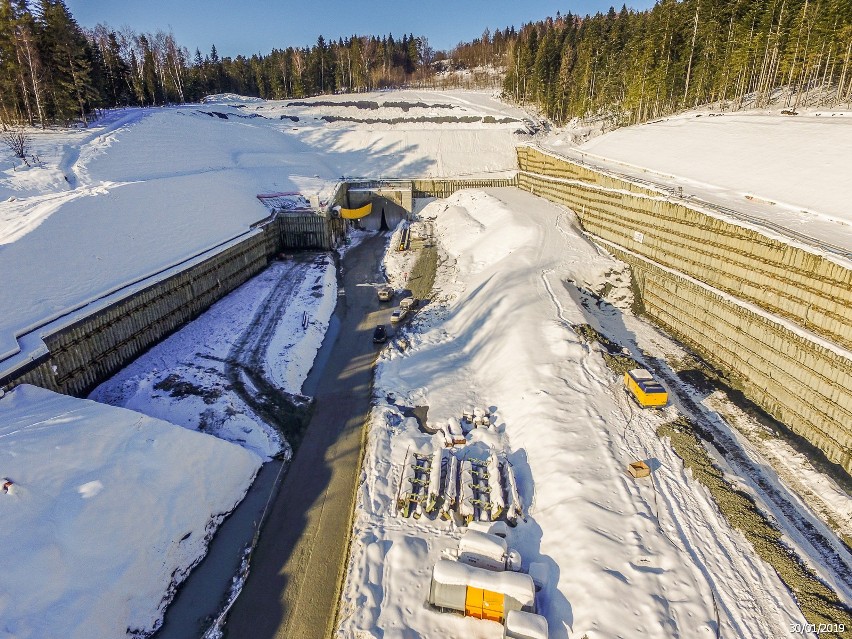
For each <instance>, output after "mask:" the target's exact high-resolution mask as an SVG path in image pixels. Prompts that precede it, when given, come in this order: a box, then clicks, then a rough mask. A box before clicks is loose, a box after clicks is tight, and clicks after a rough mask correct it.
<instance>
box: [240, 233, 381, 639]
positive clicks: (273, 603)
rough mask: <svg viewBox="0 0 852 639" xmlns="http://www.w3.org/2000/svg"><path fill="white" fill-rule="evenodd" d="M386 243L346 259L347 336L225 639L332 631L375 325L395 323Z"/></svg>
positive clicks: (369, 242)
mask: <svg viewBox="0 0 852 639" xmlns="http://www.w3.org/2000/svg"><path fill="white" fill-rule="evenodd" d="M386 240H387V236H386V235H383V234H380V235H377V236H373V237H370V238H368V239H366V240H364V241H363V242H362V243H361V244H360V245H358V246H356V247H354V248H352V249H351V250H350V251H349V253H348V254H347V255H346V256H345V258H344V268H343V271H344V272H343V285H342V287H341V289H340V291H339V293H338V304H337V310H336V311H335V314H336V316H337V318H338V319H339V321H340V330H339V332H338V334H337V339H336V342H335V343H334V345H333V347H332V350H331V355H330V356H329V359H328V361H327V363H326V364H325V367H324V370H323V371H322V372H321V376H320V380H319V384H318V385H317V388H318V390H317V392H316V408H315V412H314V415H313V417H312V419H311V422H310V425H309V426H308V429H307V431H306V432H305V436H304V440H303V441H302V443H301V445H300V447H299V449H298V451H297V453H296V455H295V457H294V458H293V461H292V464H291V466H290V469H289V470H288V472H287V476H286V477H285V479H284V481H283V483H282V485H281V488H280V489H279V491H278V494H277V495H276V496H275V499H274V501H273V504H272V506H271V509H270V511H269V514H268V517H267V520H266V522H265V524H264V525H263V529H262V532H261V536H260V540H259V542H258V545H257V548H256V550H255V553H254V556H253V558H252V562H251V572H250V574H249V578H248V581H247V582H246V584H245V587H244V589H243V591H242V594H241V595H240V596H239V598H238V599H237V601H236V602H235V604H234V606H233V608H232V609H231V612H230V615H229V618H228V622H227V625H226V626H225V636H226V637H227V639H273V638H274V639H284V638H292V639H326V638H327V637H329V636H331V634H332V632H333V627H332V626H333V624H334V617H335V611H336V609H337V603H338V598H339V595H338V592H339V588H340V585H341V580H342V577H343V571H344V568H345V562H346V554H347V548H348V543H349V533H350V528H351V522H350V518H351V516H352V512H353V507H354V500H355V490H356V487H357V484H358V475H359V472H360V460H361V455H362V440H363V434H364V428H365V426H366V421H367V418H368V414H369V410H370V400H371V391H372V375H373V363H374V362H375V358H376V355H377V353H378V350H379V348H378V347H377V346H376V345H374V344H373V342H372V334H373V328H374V327H375V325H376V324H386V325H389V324H390V322H389V317H390V312H391V308H392V307H393V303H391V304H390V305H389V304H382V305H380V304H379V302H378V300H377V298H376V288H375V286H374V285H375V284H377V283H379V282H383V281H384V280H383V278H382V277H381V276H380V274H379V270H378V265H379V264H380V263H381V261H382V257H383V255H384V248H385V242H386ZM324 348H325V345H324Z"/></svg>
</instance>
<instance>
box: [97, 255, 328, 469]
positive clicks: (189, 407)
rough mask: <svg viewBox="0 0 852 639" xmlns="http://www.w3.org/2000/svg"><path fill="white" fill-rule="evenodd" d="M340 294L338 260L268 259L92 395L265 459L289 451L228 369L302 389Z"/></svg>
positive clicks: (285, 388) (296, 390)
mask: <svg viewBox="0 0 852 639" xmlns="http://www.w3.org/2000/svg"><path fill="white" fill-rule="evenodd" d="M336 292H337V281H336V271H335V268H334V264H333V263H332V262H331V260H330V259H329V258H327V257H325V256H320V257H308V258H306V259H303V260H287V261H284V262H279V261H276V262H273V263H272V264H270V266H269V267H268V268H267V269H266V270H265V271H263V272H262V273H261V274H259V275H258V276H256V277H254V278H252V279H251V280H249V281H248V282H246V283H245V284H243V285H242V286H240V287H239V288H237V289H236V290H234V291H232V292H231V293H229V294H228V295H227V296H225V297H224V298H222V299H221V300H219V301H218V302H216V304H214V305H213V306H211V307H210V308H209V309H208V310H207V311H206V312H204V313H203V314H202V315H201V316H200V317H198V318H197V319H195V320H193V321H192V322H190V323H188V324H187V325H186V326H184V327H182V328H181V329H180V330H179V331H177V332H176V333H174V334H173V335H171V336H169V337H168V338H166V339H165V340H163V341H162V342H160V343H159V344H157V345H156V346H154V347H153V348H152V349H151V350H149V351H147V352H146V353H144V354H143V355H141V356H140V357H139V358H137V359H136V360H134V361H133V362H131V363H130V364H129V365H127V366H126V367H125V368H124V369H122V370H121V371H119V372H118V373H117V374H115V375H114V376H113V377H111V378H110V379H108V380H107V381H105V382H104V383H102V384H101V385H100V386H98V387H97V388H96V389H95V390H94V391H93V392H92V394H91V395H90V397H91V399H95V400H97V401H101V402H104V403H107V404H111V405H113V406H122V407H124V408H130V409H133V410H137V411H139V412H140V413H144V414H145V415H150V416H151V417H156V418H159V419H165V420H168V421H170V422H172V423H175V424H178V425H180V426H183V427H185V428H191V429H193V430H202V431H204V432H206V433H208V434H211V435H215V436H216V437H220V438H222V439H225V440H227V441H230V442H233V443H235V444H239V445H241V446H243V447H244V448H247V449H249V450H251V451H253V452H255V453H257V454H258V455H260V456H261V457H263V458H266V459H268V458H270V457H272V456H273V455H276V454H278V453H280V452H282V451H283V452H284V453H285V455H289V444H288V443H287V442H284V441H283V440H282V437H281V435H280V434H279V432H278V431H277V430H275V428H274V427H273V426H272V425H270V424H269V423H268V419H267V418H265V417H263V416H259V415H258V414H257V413H256V412H255V409H254V408H253V407H252V405H250V403H248V402H247V401H246V399H245V397H243V396H242V395H241V394H240V393H239V392H238V391H237V390H236V389H235V385H234V383H233V379H232V376H233V371H232V369H231V368H229V365H231V366H253V367H255V368H256V369H257V370H263V371H264V375H265V376H266V378H267V379H269V380H270V381H272V382H273V383H274V384H275V385H276V386H277V387H278V388H279V389H280V390H283V391H286V392H288V393H300V392H301V387H302V383H303V382H304V380H305V378H306V377H307V375H308V372H309V371H310V368H311V366H312V364H313V361H314V357H315V356H316V352H317V350H318V349H319V347H320V345H321V344H322V340H323V336H324V335H325V331H326V329H327V328H328V322H329V319H330V317H331V314H332V312H333V311H334V306H335V303H336V301H337V295H336ZM305 315H307V319H308V324H307V327H303V324H302V321H303V318H304V317H305ZM250 392H254V391H250Z"/></svg>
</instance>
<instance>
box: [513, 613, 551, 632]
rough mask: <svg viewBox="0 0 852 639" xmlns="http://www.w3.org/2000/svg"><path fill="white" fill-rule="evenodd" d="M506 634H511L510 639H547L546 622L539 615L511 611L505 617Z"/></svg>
mask: <svg viewBox="0 0 852 639" xmlns="http://www.w3.org/2000/svg"><path fill="white" fill-rule="evenodd" d="M506 632H507V634H508V633H510V632H511V633H512V634H509V636H510V637H524V638H526V637H530V638H533V637H536V638H538V637H541V638H542V639H547V620H546V619H545V618H544V617H542V616H540V615H535V614H532V613H529V612H522V611H520V610H511V611H509V614H508V615H506Z"/></svg>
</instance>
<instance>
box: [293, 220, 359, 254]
mask: <svg viewBox="0 0 852 639" xmlns="http://www.w3.org/2000/svg"><path fill="white" fill-rule="evenodd" d="M276 223H277V224H278V225H279V229H280V243H281V247H282V248H292V249H319V250H324V251H330V250H332V249H333V248H334V247H335V246H337V245H338V244H339V243H340V242H341V241H342V240H343V238H344V237H346V223H345V222H344V221H343V220H341V219H340V218H332V217H326V216H324V215H313V214H310V215H292V214H284V215H281V216H279V217H278V218H276Z"/></svg>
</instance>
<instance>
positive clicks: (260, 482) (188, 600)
mask: <svg viewBox="0 0 852 639" xmlns="http://www.w3.org/2000/svg"><path fill="white" fill-rule="evenodd" d="M337 266H338V268H337V284H338V297H340V296H342V295H344V294H345V293H344V289H343V280H342V277H341V271H340V265H339V263H338V264H337ZM344 312H345V304H338V305H336V306H335V309H334V313H333V314H332V316H331V318H330V320H329V326H328V330H327V331H326V334H325V337H324V338H323V342H322V345H321V346H320V349H319V350H318V351H317V354H316V357H315V359H314V365H313V367H312V368H311V370H310V372H309V374H308V377H307V379H306V380H305V382H304V384H303V385H302V393H303V394H304V395H307V396H310V397H313V396H314V395H315V394H316V390H317V388H318V385H319V383H320V380H321V378H322V373H323V370H324V369H325V366H326V364H327V363H328V361H329V358H330V357H331V354H332V352H333V350H334V345H335V343H336V342H337V338H338V336H339V334H340V327H341V317H340V316H341V314H342V313H344ZM286 463H287V462H283V461H281V460H277V459H274V460H272V461H270V462H267V463H266V464H264V465H263V467H262V468H261V469H260V471H259V472H258V474H257V477H256V478H255V480H254V482H253V483H252V485H251V487H250V488H249V490H248V492H247V493H246V496H245V498H244V499H243V501H242V502H240V504H239V505H238V506H237V508H236V509H234V512H232V513H231V514H230V515H229V516H228V517H227V518H226V519H225V520H224V522H223V523H222V524H221V526H220V527H219V529H218V530H217V531H216V534H215V535H214V537H213V539H212V540H211V542H210V546H209V547H208V551H207V554H206V555H205V556H204V558H203V559H202V560H201V562H199V564H198V565H197V566H196V567H195V568H194V569H193V571H192V572H191V573H190V575H189V577H187V579H186V580H185V581H184V582H183V584H181V586H180V588H179V589H178V592H177V594H176V595H175V598H174V599H173V600H172V603H171V604H170V605H169V607H168V608H167V609H166V614H165V617H164V619H163V625H162V626H161V627H160V629H159V630H158V631H157V632H156V633H155V634H154V635H153V637H152V639H201V637H202V636H203V635H204V633H205V632H207V630H208V629H209V628H210V627H211V625H212V624H213V622H214V621H215V620H216V619H217V618H218V617H219V615H220V614H221V613H222V611H223V609H224V608H225V606H226V605H227V600H228V597H229V595H230V591H231V586H232V584H233V583H234V579H235V578H236V577H237V575H238V573H239V572H240V569H241V564H242V560H243V554H244V551H245V550H246V549H247V548H248V547H249V546H250V545H251V543H252V540H253V539H254V537H255V535H256V533H257V531H258V526H259V525H260V523H261V516H262V515H263V512H264V510H265V509H266V507H267V504H268V503H270V502H271V501H272V499H274V497H275V495H276V494H277V492H278V489H279V487H280V485H281V483H282V482H283V480H284V477H285V475H286V474H287V473H286V471H287V469H286V468H283V466H284V465H285V464H286Z"/></svg>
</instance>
